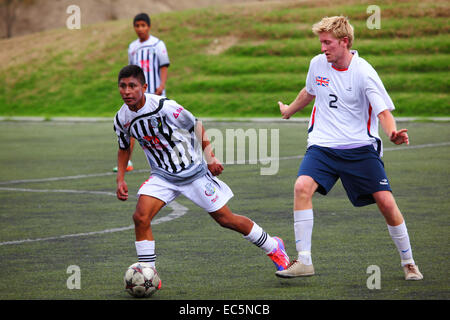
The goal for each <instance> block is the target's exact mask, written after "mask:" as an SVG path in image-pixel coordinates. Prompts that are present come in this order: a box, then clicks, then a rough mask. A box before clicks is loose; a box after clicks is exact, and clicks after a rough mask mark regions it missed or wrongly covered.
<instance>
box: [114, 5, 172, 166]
mask: <svg viewBox="0 0 450 320" xmlns="http://www.w3.org/2000/svg"><path fill="white" fill-rule="evenodd" d="M133 27H134V31H135V32H136V35H137V36H138V38H137V39H136V40H135V41H133V42H132V43H130V45H129V47H128V63H129V64H133V65H136V66H139V67H141V69H142V70H143V71H144V74H145V80H146V83H147V91H146V92H147V93H153V94H156V95H163V96H165V95H166V89H165V88H166V81H167V73H168V72H167V71H168V68H169V65H170V60H169V55H168V53H167V48H166V45H165V44H164V41H162V40H160V39H158V38H157V37H155V36H153V35H151V34H150V29H151V20H150V17H149V16H148V15H147V14H146V13H140V14H138V15H136V16H135V17H134V19H133ZM133 148H134V139H131V142H130V150H131V153H130V159H128V165H127V171H131V170H133V163H132V162H131V154H132V152H133ZM113 171H114V172H117V167H115V168H114V169H113Z"/></svg>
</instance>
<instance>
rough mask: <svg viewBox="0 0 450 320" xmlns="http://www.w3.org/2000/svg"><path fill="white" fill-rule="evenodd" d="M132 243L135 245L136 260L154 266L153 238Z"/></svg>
mask: <svg viewBox="0 0 450 320" xmlns="http://www.w3.org/2000/svg"><path fill="white" fill-rule="evenodd" d="M134 244H135V245H136V253H137V256H138V261H139V262H147V263H149V264H150V265H151V266H152V267H154V266H155V261H156V254H155V240H142V241H135V242H134Z"/></svg>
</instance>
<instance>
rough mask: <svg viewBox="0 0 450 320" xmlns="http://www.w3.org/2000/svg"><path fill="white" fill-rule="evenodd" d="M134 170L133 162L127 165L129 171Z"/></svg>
mask: <svg viewBox="0 0 450 320" xmlns="http://www.w3.org/2000/svg"><path fill="white" fill-rule="evenodd" d="M133 169H134V168H133V162H131V160H129V161H128V165H127V171H132V170H133Z"/></svg>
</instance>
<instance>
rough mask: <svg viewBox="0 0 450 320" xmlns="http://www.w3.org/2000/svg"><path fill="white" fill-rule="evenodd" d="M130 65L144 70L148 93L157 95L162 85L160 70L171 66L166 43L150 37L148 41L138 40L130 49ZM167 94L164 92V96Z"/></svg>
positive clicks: (131, 44)
mask: <svg viewBox="0 0 450 320" xmlns="http://www.w3.org/2000/svg"><path fill="white" fill-rule="evenodd" d="M128 63H129V64H134V65H136V66H139V67H141V68H142V70H144V74H145V80H146V82H147V84H148V88H147V92H148V93H155V90H156V88H158V87H159V86H160V84H161V78H160V72H159V71H160V69H161V67H164V66H169V65H170V61H169V55H168V53H167V48H166V45H165V44H164V42H163V41H162V40H160V39H158V38H157V37H154V36H150V37H149V38H148V40H147V41H144V42H141V41H140V40H139V39H136V40H135V41H133V42H132V43H130V46H129V47H128ZM165 94H166V91H165V90H164V92H163V95H165Z"/></svg>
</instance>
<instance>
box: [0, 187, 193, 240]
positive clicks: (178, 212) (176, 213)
mask: <svg viewBox="0 0 450 320" xmlns="http://www.w3.org/2000/svg"><path fill="white" fill-rule="evenodd" d="M0 190H5V191H19V192H61V193H84V194H101V195H109V196H111V195H112V196H115V195H116V194H115V193H112V192H102V191H85V190H43V189H42V190H38V189H25V188H0ZM167 206H168V207H170V208H172V210H173V211H172V212H171V213H169V214H168V215H166V216H164V217H161V218H158V219H155V220H153V221H152V225H156V224H160V223H163V222H168V221H172V220H175V219H177V218H179V217H181V216H183V215H185V214H186V213H187V212H188V210H189V209H188V208H186V207H185V206H183V205H181V204H179V203H177V202H175V201H172V202H171V203H169V204H168V205H167ZM132 229H134V224H133V225H130V226H127V227H119V228H111V229H105V230H101V231H92V232H82V233H73V234H65V235H60V236H54V237H46V238H35V239H22V240H13V241H4V242H0V246H4V245H11V244H22V243H27V242H38V241H49V240H60V239H66V238H77V237H85V236H93V235H98V234H105V233H114V232H120V231H126V230H132Z"/></svg>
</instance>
